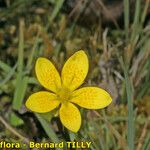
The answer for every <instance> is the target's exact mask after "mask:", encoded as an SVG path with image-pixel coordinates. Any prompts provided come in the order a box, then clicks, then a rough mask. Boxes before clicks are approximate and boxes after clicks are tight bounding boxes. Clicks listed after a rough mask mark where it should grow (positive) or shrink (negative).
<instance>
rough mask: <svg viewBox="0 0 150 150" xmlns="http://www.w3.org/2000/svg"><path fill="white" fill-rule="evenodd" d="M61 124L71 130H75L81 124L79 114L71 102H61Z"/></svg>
mask: <svg viewBox="0 0 150 150" xmlns="http://www.w3.org/2000/svg"><path fill="white" fill-rule="evenodd" d="M59 113H60V120H61V122H62V124H63V125H64V126H65V127H66V128H68V129H69V130H71V131H73V132H77V131H78V130H79V129H80V126H81V115H80V112H79V110H78V108H77V107H76V106H74V105H73V104H71V103H69V102H68V103H66V104H62V106H61V108H60V110H59Z"/></svg>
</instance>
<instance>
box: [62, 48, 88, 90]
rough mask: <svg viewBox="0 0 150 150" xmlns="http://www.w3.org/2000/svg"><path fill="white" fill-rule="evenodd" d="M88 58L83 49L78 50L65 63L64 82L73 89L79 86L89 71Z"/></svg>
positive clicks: (63, 70)
mask: <svg viewBox="0 0 150 150" xmlns="http://www.w3.org/2000/svg"><path fill="white" fill-rule="evenodd" d="M88 66H89V65H88V58H87V55H86V54H85V52H84V51H83V50H80V51H78V52H76V53H75V54H74V55H72V56H71V57H70V58H69V59H68V60H67V61H66V63H65V65H64V67H63V69H62V74H61V76H62V83H63V85H64V86H65V87H69V89H70V90H71V91H73V90H75V89H76V88H78V87H79V86H80V85H81V84H82V83H83V81H84V79H85V77H86V75H87V72H88Z"/></svg>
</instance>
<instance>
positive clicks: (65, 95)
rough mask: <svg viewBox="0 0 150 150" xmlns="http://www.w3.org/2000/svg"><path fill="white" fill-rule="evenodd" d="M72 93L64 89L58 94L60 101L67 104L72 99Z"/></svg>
mask: <svg viewBox="0 0 150 150" xmlns="http://www.w3.org/2000/svg"><path fill="white" fill-rule="evenodd" d="M70 95H71V92H70V90H69V89H66V88H62V89H60V90H59V91H58V92H57V97H58V100H59V101H60V102H62V103H66V102H67V101H69V99H70Z"/></svg>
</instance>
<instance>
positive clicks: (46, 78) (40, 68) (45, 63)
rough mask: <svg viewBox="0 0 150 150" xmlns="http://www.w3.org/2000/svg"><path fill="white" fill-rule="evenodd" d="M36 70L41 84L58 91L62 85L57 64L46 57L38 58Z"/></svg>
mask: <svg viewBox="0 0 150 150" xmlns="http://www.w3.org/2000/svg"><path fill="white" fill-rule="evenodd" d="M35 71H36V75H37V78H38V80H39V82H40V83H41V85H43V86H44V87H45V88H47V89H49V90H51V91H53V92H56V91H57V88H60V86H61V79H60V75H59V73H58V72H57V70H56V68H55V66H54V65H53V64H52V63H51V62H50V61H49V60H48V59H46V58H38V59H37V61H36V66H35Z"/></svg>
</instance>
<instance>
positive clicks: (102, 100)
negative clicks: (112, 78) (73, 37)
mask: <svg viewBox="0 0 150 150" xmlns="http://www.w3.org/2000/svg"><path fill="white" fill-rule="evenodd" d="M88 68H89V64H88V58H87V55H86V54H85V52H84V51H83V50H80V51H78V52H76V53H75V54H74V55H72V56H71V57H70V58H69V59H68V60H67V61H66V63H65V65H64V67H63V69H62V72H61V77H60V75H59V73H58V71H57V70H56V68H55V66H54V65H53V64H52V63H51V62H50V61H49V60H48V59H46V58H38V59H37V61H36V66H35V71H36V75H37V79H38V81H39V82H40V83H41V85H42V86H44V87H45V88H46V89H47V90H49V91H40V92H37V93H34V94H32V95H31V96H30V97H29V98H28V100H27V101H26V107H27V108H29V109H30V110H32V111H34V112H38V113H46V112H49V111H51V110H53V109H55V108H57V107H58V108H60V109H59V116H60V120H61V122H62V124H63V125H64V126H65V127H66V128H68V129H69V130H71V131H73V132H77V131H78V130H79V129H80V126H81V115H80V112H79V110H78V108H77V107H76V106H75V104H77V105H79V106H81V107H84V108H88V109H100V108H104V107H106V106H108V105H109V104H110V103H111V101H112V99H111V97H110V95H109V94H108V93H107V92H106V91H105V90H103V89H100V88H98V87H84V88H80V89H77V88H78V87H79V86H80V85H81V84H82V83H83V82H84V79H85V77H86V75H87V73H88ZM50 91H51V92H50Z"/></svg>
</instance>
